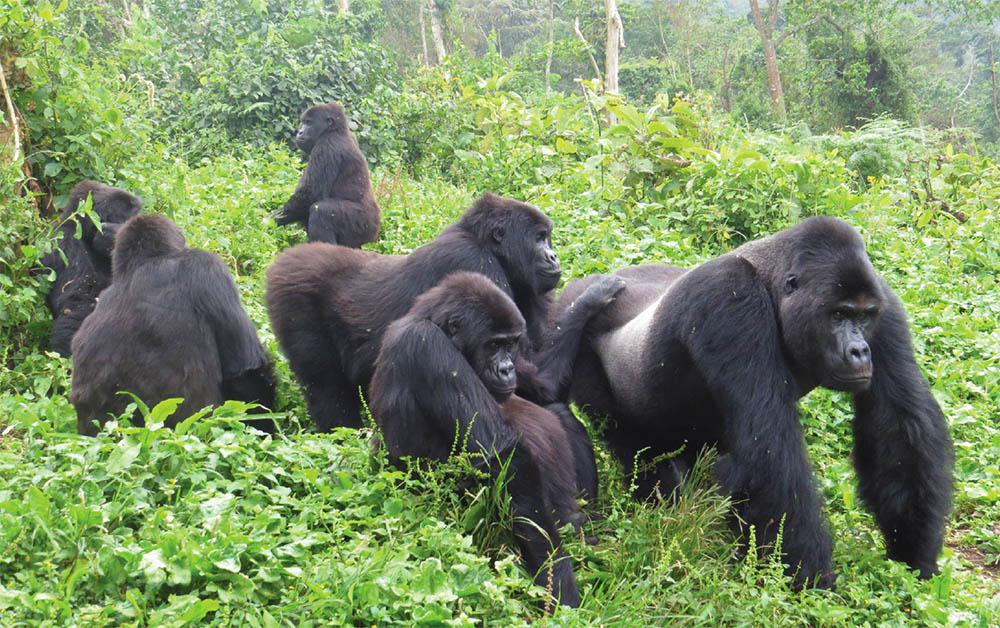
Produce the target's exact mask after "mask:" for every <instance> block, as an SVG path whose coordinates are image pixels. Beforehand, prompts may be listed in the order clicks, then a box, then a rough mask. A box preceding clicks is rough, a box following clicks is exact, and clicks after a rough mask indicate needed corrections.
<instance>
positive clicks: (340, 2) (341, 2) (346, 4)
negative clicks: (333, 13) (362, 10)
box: [337, 0, 351, 15]
mask: <svg viewBox="0 0 1000 628" xmlns="http://www.w3.org/2000/svg"><path fill="white" fill-rule="evenodd" d="M350 5H351V0H337V13H338V14H339V15H347V13H348V12H349V10H350V8H351V6H350Z"/></svg>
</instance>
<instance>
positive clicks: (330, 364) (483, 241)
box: [267, 194, 624, 431]
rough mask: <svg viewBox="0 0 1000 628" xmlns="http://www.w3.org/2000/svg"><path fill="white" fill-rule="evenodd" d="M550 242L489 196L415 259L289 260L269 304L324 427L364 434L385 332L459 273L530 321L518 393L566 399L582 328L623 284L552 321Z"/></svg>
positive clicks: (509, 203) (523, 216)
mask: <svg viewBox="0 0 1000 628" xmlns="http://www.w3.org/2000/svg"><path fill="white" fill-rule="evenodd" d="M551 235H552V221H551V220H549V218H548V217H547V216H546V215H545V214H543V213H542V212H540V211H538V209H536V208H534V207H532V206H531V205H528V204H526V203H521V202H519V201H515V200H511V199H508V198H503V197H500V196H495V195H493V194H487V195H485V196H483V197H482V198H480V199H479V200H477V201H476V202H475V203H474V204H473V205H472V207H470V208H469V209H468V210H466V212H465V213H464V214H463V215H462V217H461V218H459V220H458V221H457V222H455V223H454V224H452V225H450V226H448V227H447V228H446V229H445V230H444V231H442V232H441V234H440V235H438V237H437V238H435V239H434V240H433V241H432V242H429V243H427V244H425V245H423V246H421V247H419V248H417V249H416V250H415V251H413V252H412V253H410V254H409V255H380V254H378V253H373V252H370V251H357V250H354V249H349V248H345V247H342V246H332V245H329V244H324V243H309V244H300V245H298V246H294V247H292V248H290V249H288V250H287V251H285V252H284V253H282V254H281V255H280V256H279V257H278V259H277V260H276V261H275V262H274V264H272V265H271V268H270V269H268V274H267V305H268V310H269V312H270V315H271V322H272V323H273V325H274V331H275V334H276V335H277V337H278V340H279V342H280V343H281V347H282V349H283V350H284V352H285V355H287V356H288V361H289V364H290V365H291V368H292V371H293V372H294V373H295V375H296V376H297V377H298V378H299V380H300V381H301V382H302V384H303V385H304V386H305V388H306V393H307V395H308V399H309V413H310V415H311V416H312V418H313V421H315V422H316V426H317V427H318V428H319V429H320V430H321V431H328V430H330V429H332V428H334V427H340V426H348V427H360V426H361V412H360V399H359V396H358V387H359V386H361V387H366V386H367V385H368V383H369V381H370V380H371V376H372V369H373V367H374V363H375V357H376V356H377V355H378V351H379V347H380V346H381V344H382V334H383V333H385V329H386V327H388V326H389V324H390V323H391V322H392V321H394V320H396V319H397V318H399V317H401V316H403V315H404V314H406V312H407V311H408V310H409V309H410V307H411V306H412V305H413V301H414V300H415V299H416V298H417V296H418V295H419V294H421V293H423V292H425V291H426V290H428V289H430V288H432V287H433V286H434V285H436V284H437V283H438V282H439V281H441V279H442V278H444V277H445V275H447V274H449V273H451V272H455V271H460V270H466V271H473V272H479V273H483V274H484V275H486V276H487V277H488V278H489V279H490V280H492V281H493V283H494V284H496V285H497V286H499V287H500V289H501V290H503V291H504V292H505V293H506V294H507V295H508V296H510V297H511V298H512V299H513V300H514V303H515V304H516V305H517V307H518V309H519V310H520V312H521V314H522V315H523V316H524V319H525V321H526V322H527V334H526V338H525V341H524V342H525V345H524V353H526V355H525V356H522V358H520V359H519V360H518V363H517V370H518V378H517V379H518V391H519V392H520V394H522V395H523V396H524V397H526V398H528V399H530V400H531V401H534V402H536V403H542V404H546V403H550V402H552V401H554V400H555V399H557V398H558V397H559V396H564V393H561V392H560V389H565V387H566V386H568V384H569V368H570V365H571V364H572V362H573V359H574V358H575V356H576V350H577V347H578V346H579V339H580V336H581V335H582V333H583V328H584V326H585V325H586V323H587V321H588V320H590V317H592V316H593V315H594V314H595V313H596V312H598V311H600V308H602V307H604V306H605V305H606V304H607V303H608V301H609V300H610V299H611V298H613V297H614V295H615V294H616V293H617V292H618V291H619V290H621V288H622V286H623V285H624V282H622V281H621V280H620V279H611V278H609V279H608V280H606V281H602V282H598V283H597V285H595V286H593V289H591V290H589V291H587V292H586V293H584V294H583V295H581V296H580V298H578V299H576V302H575V304H574V305H573V307H567V308H565V309H564V311H563V312H561V313H560V316H559V317H557V318H556V319H555V320H554V321H550V320H549V308H550V306H551V303H552V291H553V289H554V288H555V287H556V285H557V284H558V283H559V277H560V276H561V273H562V267H561V266H560V265H559V258H558V257H557V256H556V253H555V251H553V250H552V240H551ZM546 329H548V332H546Z"/></svg>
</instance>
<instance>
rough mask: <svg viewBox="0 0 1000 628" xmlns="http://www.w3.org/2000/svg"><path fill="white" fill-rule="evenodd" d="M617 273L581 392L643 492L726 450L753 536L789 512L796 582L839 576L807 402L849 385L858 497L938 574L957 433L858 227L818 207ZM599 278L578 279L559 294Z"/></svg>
mask: <svg viewBox="0 0 1000 628" xmlns="http://www.w3.org/2000/svg"><path fill="white" fill-rule="evenodd" d="M616 275H617V276H619V277H621V278H623V279H624V280H625V281H626V283H627V287H626V290H625V291H624V292H623V293H622V295H621V296H619V297H618V298H617V299H616V300H615V302H614V303H612V304H611V305H610V306H609V307H608V308H607V309H606V310H604V312H602V313H601V314H599V315H598V316H597V317H596V318H595V319H594V321H593V323H592V327H591V330H590V331H591V332H592V334H593V335H592V339H591V340H590V341H588V342H587V343H585V345H583V346H581V347H580V353H579V359H578V361H577V363H576V365H575V368H574V371H573V382H572V386H571V398H572V399H573V400H575V401H576V402H578V403H580V404H587V405H589V406H590V407H591V409H592V410H593V411H595V412H597V413H604V414H607V415H610V417H611V418H612V421H611V422H610V424H609V427H608V431H607V439H608V441H609V444H610V445H611V447H612V449H613V450H614V452H615V454H616V455H617V456H618V457H619V458H620V459H621V461H622V462H623V463H624V464H625V465H626V467H627V468H629V469H631V467H632V462H633V460H635V459H636V457H637V456H638V459H639V461H640V465H641V468H640V469H637V470H636V471H637V476H638V480H639V490H640V492H641V493H640V497H645V496H647V495H649V494H650V492H652V491H654V490H655V489H657V488H658V490H659V492H660V494H663V495H667V494H669V493H670V492H671V491H672V490H673V488H674V487H675V486H676V485H677V483H678V482H679V481H681V479H682V476H683V475H684V473H685V472H686V471H687V470H688V469H689V468H690V467H691V464H692V462H693V461H694V458H695V456H696V455H697V454H698V453H699V451H700V450H701V449H702V447H703V445H716V446H717V447H718V449H719V452H720V454H721V457H720V459H719V461H718V463H717V465H716V475H717V477H718V479H719V481H720V482H721V484H722V486H723V488H724V489H725V490H727V491H728V492H729V493H731V494H732V495H733V496H734V498H735V502H736V510H737V513H738V514H739V516H740V518H741V519H742V520H743V521H744V522H746V523H747V524H750V525H753V526H755V527H756V534H757V540H758V541H759V542H768V543H769V542H772V541H774V539H775V534H776V532H777V531H778V527H779V526H780V525H781V524H782V520H783V519H784V536H783V541H782V546H781V549H782V552H783V558H784V561H785V562H786V563H787V564H788V572H789V574H790V575H791V576H792V577H793V578H794V581H795V582H796V583H797V584H808V583H812V582H813V580H814V578H817V579H818V581H817V584H818V585H819V586H823V587H829V586H832V585H833V582H834V579H835V575H834V573H833V571H832V569H831V565H830V554H831V548H832V541H831V538H830V534H829V532H828V531H827V530H826V527H825V524H824V521H823V517H822V514H821V509H820V500H819V495H818V494H817V491H816V487H815V486H814V484H813V480H812V467H811V465H810V462H809V459H808V457H807V453H806V448H805V444H804V442H803V435H802V427H801V426H800V425H799V420H798V413H797V410H796V402H797V401H798V399H799V398H800V397H802V396H803V395H805V394H806V393H808V392H809V391H810V390H812V389H813V388H815V387H817V386H824V387H827V388H831V389H834V390H843V391H847V392H850V393H853V395H854V406H855V418H854V422H853V429H854V439H855V443H854V465H855V469H856V471H857V475H858V479H859V492H860V495H861V498H862V500H863V502H864V503H865V504H866V505H867V507H868V508H870V509H871V511H872V512H873V513H874V515H875V520H876V521H877V522H878V525H879V527H880V528H881V530H882V533H883V535H884V536H885V543H886V548H887V551H888V556H889V557H890V558H892V559H895V560H900V561H903V562H905V563H907V564H908V565H909V566H910V567H912V568H913V569H915V570H917V571H918V572H919V575H920V577H921V578H928V577H930V576H931V575H933V574H934V573H936V572H937V565H936V560H937V555H938V553H939V552H940V550H941V543H942V536H943V533H944V522H945V517H946V516H947V514H948V512H949V510H950V508H951V494H952V475H951V474H952V465H953V455H952V445H951V440H950V437H949V435H948V427H947V424H946V422H945V418H944V416H943V415H942V413H941V409H940V408H939V407H938V404H937V402H936V401H935V400H934V397H933V396H932V395H931V392H930V388H929V387H928V384H927V381H926V380H925V379H924V377H923V375H922V374H921V372H920V369H919V368H918V367H917V364H916V362H915V360H914V357H913V349H912V347H911V345H910V337H909V331H908V329H907V323H906V317H905V314H904V312H903V306H902V304H901V303H900V301H899V299H898V298H897V297H896V296H895V295H894V294H893V292H892V290H891V289H890V288H889V286H888V284H886V282H885V281H884V280H883V279H882V278H881V277H880V276H879V275H878V274H877V273H876V272H875V269H874V268H873V267H872V264H871V262H870V261H869V259H868V256H867V254H866V252H865V248H864V244H863V242H862V240H861V237H860V236H859V235H858V233H857V232H856V231H855V230H854V229H852V228H851V227H850V226H849V225H847V224H846V223H844V222H842V221H839V220H836V219H832V218H824V217H818V218H811V219H809V220H806V221H804V222H802V223H801V224H799V225H797V226H794V227H792V228H790V229H787V230H785V231H782V232H780V233H778V234H776V235H773V236H771V237H768V238H764V239H762V240H758V241H755V242H750V243H747V244H745V245H743V246H742V247H740V248H738V249H736V250H735V251H733V252H732V253H729V254H727V255H723V256H721V257H719V258H716V259H714V260H711V261H709V262H706V263H705V264H702V265H701V266H698V267H697V268H694V269H692V270H684V269H680V268H674V267H669V266H637V267H634V268H627V269H624V270H621V271H618V272H617V273H616ZM596 278H597V276H595V277H588V278H585V279H582V280H579V281H575V282H573V283H571V284H570V285H569V286H568V287H567V288H566V290H565V292H564V293H563V295H562V296H561V299H562V301H567V300H569V299H572V298H574V295H578V294H580V293H581V292H582V291H583V290H584V289H585V288H586V286H587V285H588V284H589V283H590V282H592V281H595V280H596ZM678 449H682V451H681V453H680V454H679V456H677V457H675V458H673V459H670V460H665V461H663V460H658V459H657V458H656V457H657V456H659V457H662V455H663V454H667V453H669V452H673V451H676V450H678ZM640 452H641V453H640ZM657 485H658V486H657ZM744 538H745V537H744Z"/></svg>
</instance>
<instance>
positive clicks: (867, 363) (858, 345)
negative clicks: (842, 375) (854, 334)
mask: <svg viewBox="0 0 1000 628" xmlns="http://www.w3.org/2000/svg"><path fill="white" fill-rule="evenodd" d="M846 357H847V363H848V364H849V365H850V366H851V368H853V369H856V370H859V371H865V370H870V369H871V367H872V350H871V349H870V348H869V347H868V343H867V342H865V341H863V340H855V341H853V342H850V343H848V344H847V356H846Z"/></svg>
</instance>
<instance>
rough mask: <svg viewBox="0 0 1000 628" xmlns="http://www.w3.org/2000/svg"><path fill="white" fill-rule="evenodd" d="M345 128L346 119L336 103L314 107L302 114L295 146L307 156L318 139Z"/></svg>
mask: <svg viewBox="0 0 1000 628" xmlns="http://www.w3.org/2000/svg"><path fill="white" fill-rule="evenodd" d="M346 128H347V119H346V117H345V116H344V110H343V108H342V107H341V106H340V105H337V104H336V103H329V104H326V105H315V106H313V107H309V108H308V109H306V111H305V113H303V114H302V125H301V126H300V127H299V130H298V131H296V133H295V145H296V146H297V147H298V148H299V150H301V151H302V152H304V153H306V154H307V155H308V154H309V153H311V152H312V149H313V146H315V145H316V142H317V141H318V140H319V138H321V137H323V136H324V135H326V134H327V133H330V132H336V131H338V130H341V129H346Z"/></svg>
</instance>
